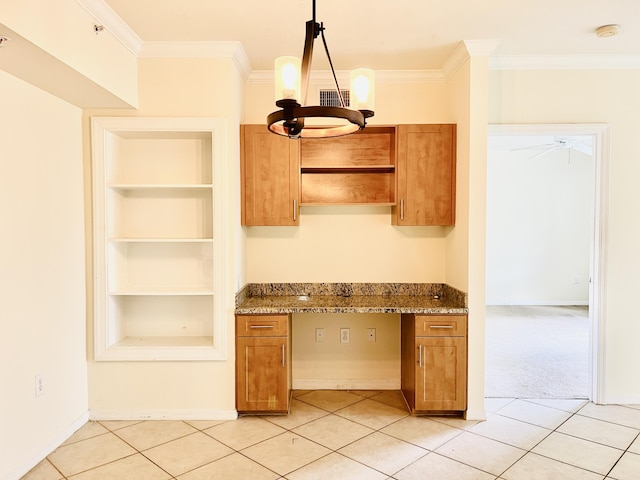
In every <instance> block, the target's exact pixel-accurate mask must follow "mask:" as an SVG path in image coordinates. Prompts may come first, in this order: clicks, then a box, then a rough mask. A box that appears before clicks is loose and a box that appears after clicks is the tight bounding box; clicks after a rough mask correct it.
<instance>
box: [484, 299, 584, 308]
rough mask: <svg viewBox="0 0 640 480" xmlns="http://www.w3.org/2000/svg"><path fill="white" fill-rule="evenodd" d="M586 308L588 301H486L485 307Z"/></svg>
mask: <svg viewBox="0 0 640 480" xmlns="http://www.w3.org/2000/svg"><path fill="white" fill-rule="evenodd" d="M530 306H534V307H588V306H589V300H517V301H516V300H509V301H502V302H501V301H488V300H487V307H530Z"/></svg>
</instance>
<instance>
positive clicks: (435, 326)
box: [429, 325, 453, 328]
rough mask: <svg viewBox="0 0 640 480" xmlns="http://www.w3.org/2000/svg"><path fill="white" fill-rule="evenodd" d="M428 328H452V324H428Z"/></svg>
mask: <svg viewBox="0 0 640 480" xmlns="http://www.w3.org/2000/svg"><path fill="white" fill-rule="evenodd" d="M429 328H453V325H429Z"/></svg>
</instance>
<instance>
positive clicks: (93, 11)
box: [76, 0, 142, 56]
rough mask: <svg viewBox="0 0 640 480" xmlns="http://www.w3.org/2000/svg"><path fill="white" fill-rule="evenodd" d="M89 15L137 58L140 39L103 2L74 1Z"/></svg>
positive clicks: (94, 0)
mask: <svg viewBox="0 0 640 480" xmlns="http://www.w3.org/2000/svg"><path fill="white" fill-rule="evenodd" d="M76 1H77V2H78V4H79V5H80V6H81V7H82V8H84V9H85V10H86V11H87V12H89V15H91V16H92V17H93V18H94V19H95V21H96V23H98V24H100V25H102V26H103V27H104V28H105V29H106V30H107V31H108V32H109V33H111V35H113V36H114V38H115V39H116V40H118V41H119V42H120V43H121V44H122V45H123V46H124V47H125V48H126V49H127V50H129V51H130V52H131V53H133V54H134V55H136V56H138V54H139V53H140V48H141V46H142V39H141V38H140V37H139V36H138V35H137V34H136V33H135V32H134V31H133V30H132V29H131V28H130V27H129V25H127V24H126V23H125V22H124V20H122V18H120V16H119V15H118V14H117V13H116V12H114V11H113V9H112V8H111V7H110V6H109V5H107V4H106V3H105V1H104V0H76Z"/></svg>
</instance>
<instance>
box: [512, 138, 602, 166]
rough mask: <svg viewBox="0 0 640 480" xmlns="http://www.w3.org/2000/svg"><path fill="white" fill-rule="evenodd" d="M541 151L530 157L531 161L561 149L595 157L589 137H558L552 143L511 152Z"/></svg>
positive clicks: (529, 146)
mask: <svg viewBox="0 0 640 480" xmlns="http://www.w3.org/2000/svg"><path fill="white" fill-rule="evenodd" d="M539 149H542V151H541V152H538V153H536V154H534V155H532V156H530V157H529V159H530V160H531V159H534V158H538V157H541V156H543V155H546V154H548V153H550V152H553V151H554V150H560V149H567V150H569V153H571V150H577V151H579V152H582V153H584V154H585V155H593V146H592V139H591V137H589V136H556V137H553V140H552V141H550V142H547V143H541V144H536V145H528V146H526V147H520V148H513V149H512V150H511V151H516V150H539Z"/></svg>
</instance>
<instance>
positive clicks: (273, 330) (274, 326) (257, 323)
mask: <svg viewBox="0 0 640 480" xmlns="http://www.w3.org/2000/svg"><path fill="white" fill-rule="evenodd" d="M288 325H289V316H288V315H236V335H237V336H238V337H277V336H282V335H287V334H288V331H289V328H288Z"/></svg>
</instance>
